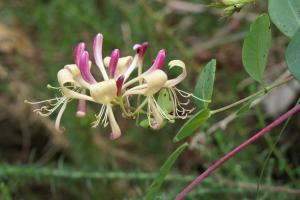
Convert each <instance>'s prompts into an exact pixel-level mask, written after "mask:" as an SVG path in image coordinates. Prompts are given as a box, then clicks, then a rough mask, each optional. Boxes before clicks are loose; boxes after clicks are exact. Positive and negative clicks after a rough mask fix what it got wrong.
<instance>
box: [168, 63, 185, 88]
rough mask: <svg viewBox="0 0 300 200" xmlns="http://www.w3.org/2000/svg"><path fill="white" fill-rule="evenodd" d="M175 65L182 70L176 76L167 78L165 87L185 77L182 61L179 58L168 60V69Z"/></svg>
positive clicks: (172, 85) (173, 84)
mask: <svg viewBox="0 0 300 200" xmlns="http://www.w3.org/2000/svg"><path fill="white" fill-rule="evenodd" d="M175 66H177V67H180V68H181V69H182V72H181V74H180V75H179V76H177V77H176V78H174V79H171V80H168V81H167V82H166V84H165V87H174V86H175V85H177V84H179V83H180V82H181V81H183V80H184V79H185V78H186V75H187V72H186V68H185V64H184V62H182V61H181V60H172V61H171V62H169V68H170V69H172V68H173V67H175Z"/></svg>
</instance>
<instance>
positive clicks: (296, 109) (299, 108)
mask: <svg viewBox="0 0 300 200" xmlns="http://www.w3.org/2000/svg"><path fill="white" fill-rule="evenodd" d="M299 111H300V104H298V105H296V106H295V107H293V108H292V109H291V110H289V111H288V112H286V113H285V114H283V115H281V116H279V117H278V118H277V119H276V120H274V121H273V122H272V123H271V124H269V125H268V126H266V127H265V128H263V129H262V130H261V131H260V132H258V133H256V134H255V135H253V136H252V137H251V138H249V139H248V140H246V141H245V142H244V143H242V144H241V145H239V146H238V147H236V148H235V149H233V150H232V151H231V152H229V153H228V154H226V155H225V156H223V157H222V158H221V159H220V160H219V161H217V162H216V163H215V164H213V165H212V166H210V167H209V168H208V169H207V170H206V171H204V172H203V173H202V174H200V175H199V176H198V177H197V178H196V179H195V180H194V181H193V182H192V183H190V184H189V185H188V186H187V187H186V188H185V189H184V190H182V191H181V192H180V193H179V194H178V195H177V196H176V198H175V200H181V199H183V198H184V197H185V196H186V195H187V194H188V193H189V192H191V191H192V189H193V188H194V187H196V185H197V184H199V183H200V182H201V181H202V180H203V179H205V178H206V177H207V176H208V175H209V174H210V173H212V172H213V171H214V170H215V169H217V168H218V167H220V166H221V165H222V164H223V163H224V162H226V161H227V160H229V159H230V158H231V157H233V156H234V155H235V154H237V153H239V152H240V151H241V150H243V149H244V148H246V147H247V146H248V145H250V144H252V143H253V142H255V141H256V140H257V139H259V138H260V137H261V136H263V135H264V134H265V133H267V132H269V131H270V130H272V129H273V128H275V127H276V126H278V125H279V124H281V123H282V122H284V121H285V120H286V119H288V118H289V117H290V116H292V115H294V114H295V113H297V112H299Z"/></svg>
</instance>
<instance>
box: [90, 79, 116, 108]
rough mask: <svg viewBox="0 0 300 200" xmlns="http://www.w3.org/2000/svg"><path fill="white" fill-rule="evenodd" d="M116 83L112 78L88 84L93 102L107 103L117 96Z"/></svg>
mask: <svg viewBox="0 0 300 200" xmlns="http://www.w3.org/2000/svg"><path fill="white" fill-rule="evenodd" d="M117 92H118V89H117V84H116V81H115V80H114V79H109V80H107V81H102V82H99V83H95V84H92V85H91V86H90V94H91V97H92V98H93V99H94V101H95V102H97V103H100V104H105V105H109V104H110V103H111V101H112V100H113V99H114V98H116V97H117Z"/></svg>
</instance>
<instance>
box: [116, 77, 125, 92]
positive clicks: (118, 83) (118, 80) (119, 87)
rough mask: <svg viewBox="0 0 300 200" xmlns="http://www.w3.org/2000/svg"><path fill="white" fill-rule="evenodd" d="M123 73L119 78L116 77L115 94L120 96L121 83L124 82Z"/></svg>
mask: <svg viewBox="0 0 300 200" xmlns="http://www.w3.org/2000/svg"><path fill="white" fill-rule="evenodd" d="M124 78H125V77H124V75H121V76H119V78H118V79H117V82H116V83H117V89H118V92H117V95H118V96H121V94H122V86H123V83H124Z"/></svg>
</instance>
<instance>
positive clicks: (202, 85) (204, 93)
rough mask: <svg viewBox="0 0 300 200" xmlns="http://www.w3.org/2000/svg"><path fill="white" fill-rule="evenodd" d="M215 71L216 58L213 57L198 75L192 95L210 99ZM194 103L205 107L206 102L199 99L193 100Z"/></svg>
mask: <svg viewBox="0 0 300 200" xmlns="http://www.w3.org/2000/svg"><path fill="white" fill-rule="evenodd" d="M215 73H216V60H215V59H213V60H211V61H210V62H208V63H207V64H206V65H205V67H204V68H203V70H202V71H201V74H200V75H199V77H198V79H197V83H196V87H195V91H194V95H195V96H196V97H199V98H201V99H204V100H211V97H212V93H213V89H214V81H215ZM195 104H196V105H197V106H198V107H199V108H200V109H201V108H207V106H208V103H207V102H202V101H199V100H197V99H196V100H195Z"/></svg>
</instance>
